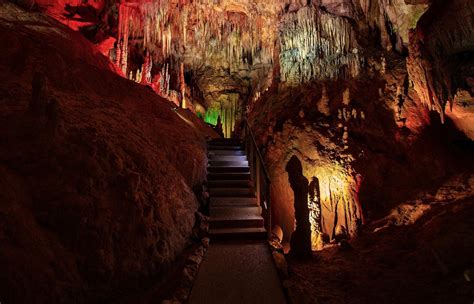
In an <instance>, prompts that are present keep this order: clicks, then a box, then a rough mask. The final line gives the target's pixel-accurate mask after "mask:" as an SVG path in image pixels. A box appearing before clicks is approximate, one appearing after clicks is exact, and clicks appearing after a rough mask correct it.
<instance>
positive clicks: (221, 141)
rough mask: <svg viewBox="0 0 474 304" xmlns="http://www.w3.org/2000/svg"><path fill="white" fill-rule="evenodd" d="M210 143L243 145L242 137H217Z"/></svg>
mask: <svg viewBox="0 0 474 304" xmlns="http://www.w3.org/2000/svg"><path fill="white" fill-rule="evenodd" d="M208 144H209V145H221V146H226V145H231V146H238V145H242V141H241V140H240V139H229V138H216V139H213V140H211V141H209V142H208Z"/></svg>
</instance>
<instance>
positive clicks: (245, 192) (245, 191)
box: [209, 187, 255, 197]
mask: <svg viewBox="0 0 474 304" xmlns="http://www.w3.org/2000/svg"><path fill="white" fill-rule="evenodd" d="M209 191H210V192H209V193H210V195H211V197H255V192H254V190H253V188H251V187H249V188H211V189H209Z"/></svg>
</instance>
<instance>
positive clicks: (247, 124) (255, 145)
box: [244, 118, 270, 182]
mask: <svg viewBox="0 0 474 304" xmlns="http://www.w3.org/2000/svg"><path fill="white" fill-rule="evenodd" d="M244 121H245V127H246V129H247V130H248V131H249V134H250V138H251V139H252V143H253V146H254V148H255V150H256V151H257V155H258V158H259V159H260V162H261V163H262V167H263V172H264V173H265V179H266V180H267V181H268V182H270V175H269V174H268V171H267V168H266V166H265V162H264V161H263V157H262V153H260V149H259V148H258V146H257V141H256V140H255V136H254V135H253V131H252V127H251V126H250V123H249V121H248V120H247V118H245V119H244Z"/></svg>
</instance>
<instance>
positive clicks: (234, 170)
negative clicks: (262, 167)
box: [207, 166, 250, 173]
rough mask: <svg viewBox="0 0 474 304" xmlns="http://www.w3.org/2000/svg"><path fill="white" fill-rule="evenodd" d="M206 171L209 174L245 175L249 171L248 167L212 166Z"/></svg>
mask: <svg viewBox="0 0 474 304" xmlns="http://www.w3.org/2000/svg"><path fill="white" fill-rule="evenodd" d="M207 171H208V172H210V173H245V172H249V171H250V169H249V167H248V166H232V167H230V166H212V167H207Z"/></svg>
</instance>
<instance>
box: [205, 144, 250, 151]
mask: <svg viewBox="0 0 474 304" xmlns="http://www.w3.org/2000/svg"><path fill="white" fill-rule="evenodd" d="M208 150H209V151H212V150H232V151H243V147H242V146H240V145H213V144H211V145H209V146H208Z"/></svg>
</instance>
